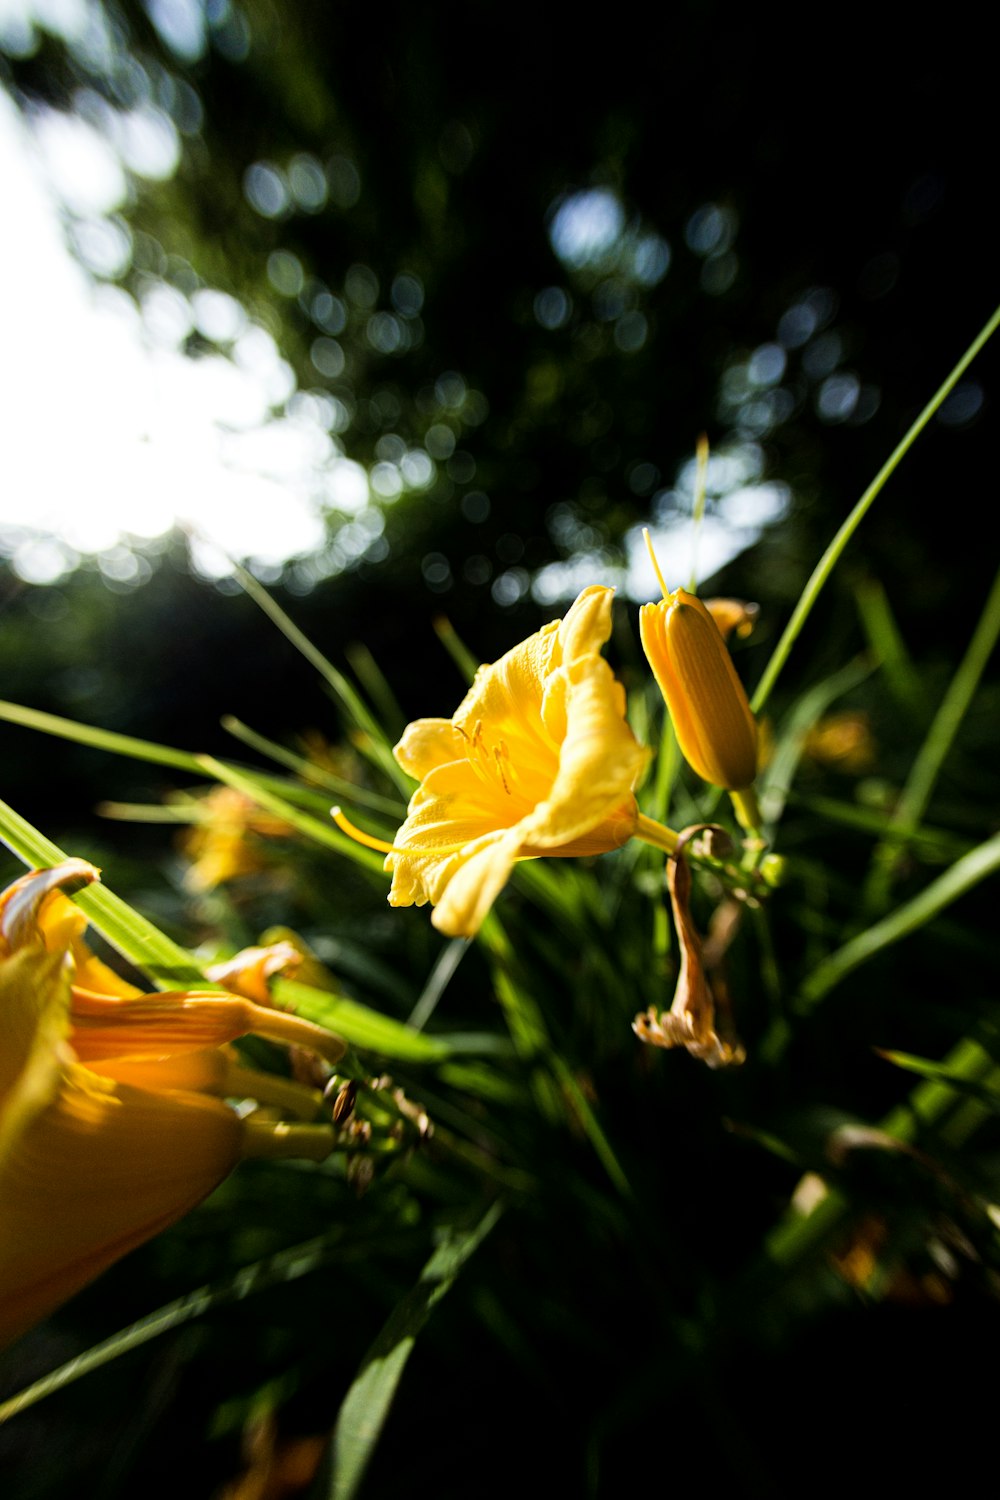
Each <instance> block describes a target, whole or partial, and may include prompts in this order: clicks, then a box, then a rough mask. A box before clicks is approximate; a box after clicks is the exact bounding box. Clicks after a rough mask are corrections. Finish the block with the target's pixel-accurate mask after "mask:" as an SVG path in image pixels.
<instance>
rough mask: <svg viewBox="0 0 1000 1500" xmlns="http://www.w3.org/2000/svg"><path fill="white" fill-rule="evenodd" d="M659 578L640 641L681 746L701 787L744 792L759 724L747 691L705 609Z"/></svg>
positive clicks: (753, 768) (643, 613)
mask: <svg viewBox="0 0 1000 1500" xmlns="http://www.w3.org/2000/svg"><path fill="white" fill-rule="evenodd" d="M650 553H651V554H652V548H650ZM653 562H654V566H656V559H655V558H654V559H653ZM656 571H657V576H658V577H659V578H660V584H661V587H662V589H663V598H662V599H661V600H660V602H659V603H658V604H644V605H643V607H642V609H641V610H640V612H639V634H640V636H641V639H642V645H643V649H644V650H645V652H646V656H647V657H648V659H649V664H650V666H651V667H652V669H653V675H654V676H655V678H656V680H657V682H658V683H659V685H660V690H661V692H662V693H663V696H664V698H665V699H666V703H667V708H668V709H669V711H670V717H671V719H672V720H673V725H674V730H675V731H676V734H677V743H678V744H679V745H680V747H681V751H682V753H683V755H684V758H685V760H686V761H687V762H688V764H689V765H691V766H692V767H693V768H694V770H695V771H697V773H698V775H699V776H700V777H701V778H702V779H703V780H704V781H710V782H711V783H712V784H713V785H714V786H721V787H725V788H726V790H727V791H730V792H742V791H745V790H746V789H747V788H748V787H749V786H750V785H751V784H752V783H753V780H754V778H755V776H756V774H757V724H756V721H755V719H754V716H753V714H752V712H751V710H750V704H749V703H748V702H747V695H746V693H745V692H744V690H743V684H742V683H741V682H740V679H739V678H738V677H737V675H736V669H735V667H734V666H733V663H732V661H731V659H730V656H729V652H728V650H727V649H726V644H725V642H724V640H723V639H722V635H721V634H720V632H719V627H718V626H717V625H716V623H715V620H714V619H713V618H712V615H711V614H710V613H709V611H708V610H707V609H706V607H705V605H704V604H703V603H702V602H701V600H700V599H699V598H697V596H696V595H694V594H689V593H688V592H687V590H686V589H675V590H674V592H673V593H670V592H669V591H668V590H667V587H666V585H665V584H664V583H663V579H662V576H661V575H660V571H659V568H658V567H657V568H656Z"/></svg>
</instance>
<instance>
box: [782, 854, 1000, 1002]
mask: <svg viewBox="0 0 1000 1500" xmlns="http://www.w3.org/2000/svg"><path fill="white" fill-rule="evenodd" d="M997 869H1000V833H997V834H994V835H993V837H992V838H991V839H987V840H986V842H985V843H982V844H979V845H977V847H976V848H975V849H973V850H972V851H971V852H970V853H969V854H966V855H965V856H964V857H963V858H962V859H959V860H956V861H955V863H954V864H953V865H951V866H950V867H949V868H948V869H947V870H946V871H945V872H944V874H943V875H939V876H938V878H937V880H935V881H932V882H931V884H930V885H929V886H928V887H927V889H926V890H924V891H921V892H920V894H919V896H914V898H913V900H912V901H907V902H906V903H905V905H903V906H900V907H898V908H897V910H896V911H894V912H890V914H889V916H887V917H884V918H883V919H882V921H881V922H876V923H875V925H874V926H873V927H869V928H868V929H867V931H865V932H861V933H859V934H858V936H857V937H856V938H852V940H851V941H850V942H849V943H845V944H844V946H843V947H842V948H838V949H837V951H836V952H835V953H831V954H830V956H829V957H828V958H826V959H824V960H823V962H822V963H821V964H819V965H817V967H816V968H815V969H814V970H813V972H812V973H811V974H810V975H809V976H808V978H807V979H806V981H805V983H804V984H803V986H802V989H801V991H800V994H799V999H798V1002H797V1009H798V1010H799V1011H800V1012H804V1011H808V1010H811V1009H812V1007H813V1006H814V1005H816V1004H817V1003H818V1001H820V1000H822V999H823V997H824V995H826V994H828V993H829V991H830V990H832V989H833V988H834V986H835V985H838V984H839V983H840V982H841V980H842V979H846V977H847V975H848V974H850V973H851V972H852V971H853V970H854V969H856V968H857V967H858V966H859V964H863V963H866V962H867V961H868V959H870V958H874V956H875V954H876V953H880V952H881V951H882V949H883V948H888V947H889V946H890V945H891V944H892V943H898V942H899V941H900V939H901V938H904V937H908V936H909V935H910V933H912V932H917V931H918V930H919V929H920V928H921V927H923V926H925V925H926V924H927V923H928V922H929V921H931V919H932V918H933V917H936V916H937V915H938V913H939V912H941V911H943V910H944V909H945V907H946V906H950V905H951V903H952V902H953V901H957V900H958V898H959V896H963V895H964V894H965V892H966V891H969V890H971V889H972V887H973V886H975V885H978V883H979V881H981V880H985V879H986V877H987V875H992V874H993V872H994V871H995V870H997Z"/></svg>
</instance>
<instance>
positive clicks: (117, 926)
mask: <svg viewBox="0 0 1000 1500" xmlns="http://www.w3.org/2000/svg"><path fill="white" fill-rule="evenodd" d="M0 839H2V840H3V842H4V843H5V844H6V845H7V847H8V848H9V849H10V850H11V851H12V852H13V853H14V854H16V855H17V857H18V859H21V860H23V861H24V863H25V864H26V865H27V866H28V867H29V868H30V869H48V868H51V866H53V865H58V864H61V863H62V861H63V860H64V859H68V858H69V856H68V855H67V854H66V853H65V852H64V851H63V850H62V849H60V848H59V846H58V844H54V843H52V841H51V839H47V838H46V837H45V835H44V834H43V833H40V832H39V831H38V829H37V828H33V827H32V825H31V824H30V823H29V822H27V820H26V819H25V818H22V817H21V815H20V814H19V813H16V812H15V811H14V809H13V808H12V807H8V805H7V803H6V802H0ZM72 899H73V900H74V901H75V902H76V904H77V905H78V906H79V907H80V908H81V909H82V910H83V911H84V912H86V914H87V916H88V918H89V919H90V921H91V922H93V924H94V926H95V927H96V928H97V929H98V931H99V932H101V933H103V934H104V936H105V937H106V938H107V939H108V942H109V943H112V944H113V945H114V947H116V948H117V949H118V950H119V951H120V952H121V953H123V954H124V955H125V957H126V958H128V959H129V960H130V961H131V962H132V963H134V964H136V965H137V966H138V967H139V968H140V969H141V970H142V971H143V972H144V973H146V974H148V975H149V977H150V978H151V979H152V980H154V981H155V982H156V983H157V984H161V985H163V986H164V987H165V988H168V989H170V988H178V989H180V988H188V989H190V988H197V989H201V990H214V989H217V988H218V986H217V985H214V984H210V983H209V981H208V980H207V979H206V978H205V976H204V974H203V973H202V972H201V970H200V969H199V968H198V967H197V965H196V964H195V963H193V962H192V960H191V957H190V954H188V953H186V952H185V951H184V949H183V948H179V947H178V946H177V944H176V943H172V942H171V941H170V939H169V938H168V937H166V936H165V934H164V933H162V932H160V930H159V929H158V928H157V927H154V926H153V924H152V922H147V920H146V918H145V917H143V916H141V915H140V914H139V912H137V911H134V910H133V908H132V907H131V906H129V905H128V904H127V902H125V901H123V900H122V899H121V897H120V896H116V895H115V894H114V892H113V891H109V890H108V888H107V886H106V885H103V884H101V885H91V886H87V887H86V888H85V889H84V890H81V891H77V892H76V894H75V895H74V896H73V898H72Z"/></svg>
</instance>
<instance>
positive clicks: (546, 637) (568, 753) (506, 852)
mask: <svg viewBox="0 0 1000 1500" xmlns="http://www.w3.org/2000/svg"><path fill="white" fill-rule="evenodd" d="M611 598H612V590H611V589H609V588H603V587H600V586H598V585H595V586H593V587H591V588H587V589H584V591H583V593H582V594H580V596H579V597H578V598H577V600H576V601H575V603H574V604H573V605H572V606H571V607H570V609H569V611H568V612H567V614H566V616H565V618H564V619H562V620H553V621H552V622H551V623H550V624H548V625H546V626H544V627H543V628H542V629H541V630H539V631H537V632H536V634H535V635H532V636H529V637H528V639H527V640H526V641H522V642H521V643H520V645H518V646H515V647H514V648H513V650H511V651H508V652H507V654H506V655H505V656H502V657H501V658H500V660H499V661H497V662H495V663H494V664H493V665H492V666H483V667H480V669H479V671H478V672H477V673H476V679H475V681H474V683H473V684H472V687H471V688H470V690H469V692H468V693H467V694H466V697H465V698H464V700H463V701H462V703H461V704H460V706H459V708H458V710H457V712H456V713H455V714H454V715H453V717H452V718H450V719H418V720H417V721H416V722H415V723H413V724H410V725H409V727H408V728H407V729H406V731H405V733H404V735H403V737H402V739H401V740H400V742H399V744H398V745H397V746H396V748H395V752H394V753H395V756H396V759H397V760H398V761H399V764H400V765H401V766H402V767H403V769H404V770H405V771H407V772H408V773H409V774H410V775H411V776H413V777H415V778H416V779H417V780H419V781H420V783H421V784H420V787H419V788H418V790H417V791H416V792H414V794H413V797H412V799H411V801H410V805H409V809H408V814H407V818H406V821H405V822H404V823H403V825H402V827H401V828H400V830H399V833H398V835H397V837H396V840H395V842H394V844H393V845H392V846H391V851H390V853H389V854H388V857H387V859H386V862H385V867H386V869H387V870H390V871H391V872H392V877H393V879H392V889H391V890H390V892H389V901H390V902H391V904H392V905H393V906H410V905H414V904H415V905H417V906H422V905H423V904H424V903H425V902H427V901H430V902H431V903H433V905H434V906H435V907H436V911H435V912H434V917H433V921H434V925H435V926H436V927H438V928H439V929H440V930H441V931H442V932H446V933H448V934H450V935H452V936H458V937H471V936H472V935H473V934H474V933H475V932H476V931H477V929H478V928H479V926H480V924H481V923H482V921H483V918H484V917H485V916H486V913H487V912H488V911H489V908H490V906H491V905H492V903H493V901H494V899H495V898H496V896H497V895H498V894H499V892H500V890H501V889H502V888H503V886H504V884H505V883H506V881H507V879H508V876H509V875H510V872H511V870H512V869H513V866H514V864H515V862H516V861H517V860H519V859H528V858H531V857H533V856H535V855H560V856H572V855H584V854H602V853H605V852H606V851H607V850H610V849H617V848H619V847H620V846H621V845H622V844H624V843H625V842H626V841H627V840H628V839H629V838H631V837H632V835H633V834H635V833H637V832H640V833H642V835H643V836H644V837H651V838H652V839H653V841H654V842H658V843H660V844H661V846H662V847H672V842H671V840H672V835H670V834H669V831H668V830H666V829H659V825H656V824H651V823H650V822H649V820H648V819H644V818H641V817H640V814H639V811H638V808H637V806H636V801H635V797H634V795H633V789H634V787H635V785H636V782H637V781H638V778H639V775H640V773H641V772H642V769H643V767H644V765H645V764H646V759H647V755H648V752H647V751H646V750H645V749H644V748H643V747H642V746H641V745H640V744H639V743H638V742H637V740H636V739H635V737H634V735H633V734H632V731H631V729H630V728H629V727H628V725H627V724H626V722H625V693H624V690H623V688H622V686H621V684H620V683H619V682H617V681H616V680H615V678H614V676H613V674H612V671H611V668H610V667H609V666H608V663H607V662H606V661H605V660H604V658H603V657H602V656H601V647H602V646H603V645H604V643H605V641H606V640H607V639H608V636H609V635H610V633H611ZM664 840H666V842H664Z"/></svg>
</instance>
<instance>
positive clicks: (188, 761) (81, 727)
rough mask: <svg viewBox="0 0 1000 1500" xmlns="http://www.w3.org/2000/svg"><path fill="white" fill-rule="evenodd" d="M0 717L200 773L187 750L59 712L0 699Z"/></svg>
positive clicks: (85, 742)
mask: <svg viewBox="0 0 1000 1500" xmlns="http://www.w3.org/2000/svg"><path fill="white" fill-rule="evenodd" d="M0 719H5V720H6V721H7V723H8V724H20V725H21V726H22V727H23V728H25V729H38V730H40V731H41V733H42V734H51V735H56V736H57V737H58V738H59V739H63V740H73V741H75V743H76V744H78V745H90V746H92V747H93V749H95V750H107V751H108V752H109V753H110V754H112V755H127V756H128V757H129V758H130V759H131V760H148V761H152V762H153V764H154V765H157V766H175V767H176V768H177V770H178V771H188V772H190V774H191V775H193V776H200V775H201V774H202V773H201V771H200V770H199V768H198V758H197V756H195V755H193V754H191V753H190V752H189V751H187V750H172V749H171V748H170V747H169V746H168V745H155V744H153V743H152V741H150V740H137V739H136V738H135V737H134V736H133V735H131V734H114V733H113V732H112V731H111V730H110V729H98V728H97V727H96V725H92V724H78V723H76V721H75V720H73V719H63V718H60V717H59V715H58V714H46V713H42V712H40V710H38V709H35V708H22V706H21V705H20V704H19V703H5V702H0Z"/></svg>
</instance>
